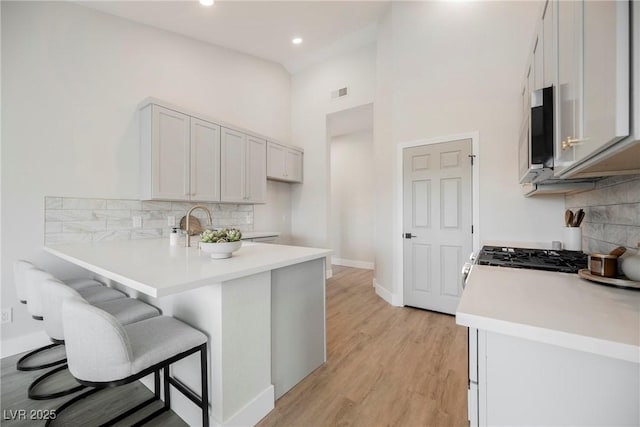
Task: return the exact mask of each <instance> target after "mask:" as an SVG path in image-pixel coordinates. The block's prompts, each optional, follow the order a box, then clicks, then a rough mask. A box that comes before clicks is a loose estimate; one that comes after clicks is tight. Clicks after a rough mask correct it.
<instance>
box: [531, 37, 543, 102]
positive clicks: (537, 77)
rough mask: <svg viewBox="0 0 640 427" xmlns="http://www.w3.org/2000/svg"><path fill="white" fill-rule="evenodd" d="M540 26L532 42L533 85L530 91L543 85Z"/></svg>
mask: <svg viewBox="0 0 640 427" xmlns="http://www.w3.org/2000/svg"><path fill="white" fill-rule="evenodd" d="M543 49H544V46H543V41H542V28H540V31H539V32H538V35H537V36H536V40H535V42H534V44H533V87H532V88H531V91H534V90H538V89H542V88H543V87H544V58H543V55H544V54H543Z"/></svg>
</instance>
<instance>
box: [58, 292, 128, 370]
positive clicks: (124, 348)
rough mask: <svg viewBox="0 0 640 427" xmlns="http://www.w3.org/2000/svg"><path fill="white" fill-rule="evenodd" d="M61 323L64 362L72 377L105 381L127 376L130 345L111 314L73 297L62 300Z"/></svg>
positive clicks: (121, 328) (122, 329) (125, 334)
mask: <svg viewBox="0 0 640 427" xmlns="http://www.w3.org/2000/svg"><path fill="white" fill-rule="evenodd" d="M62 324H63V327H64V337H65V347H66V350H67V362H68V363H69V370H70V371H71V374H72V375H73V376H74V377H76V378H77V379H79V380H83V381H91V382H106V381H115V380H119V379H122V378H126V377H128V376H130V375H131V362H132V360H133V353H132V350H131V344H130V342H129V337H128V336H127V333H126V331H125V330H124V328H123V327H122V325H121V324H120V323H119V322H118V321H117V320H116V318H115V317H113V316H112V315H110V314H109V313H107V312H106V311H103V310H101V309H99V308H97V307H94V306H92V305H90V304H88V303H87V302H86V301H85V300H84V299H80V298H75V297H73V298H68V299H65V300H64V302H63V303H62Z"/></svg>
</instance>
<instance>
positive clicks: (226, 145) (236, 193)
mask: <svg viewBox="0 0 640 427" xmlns="http://www.w3.org/2000/svg"><path fill="white" fill-rule="evenodd" d="M246 142H247V140H246V135H245V134H243V133H240V132H237V131H235V130H231V129H227V128H222V130H221V138H220V199H221V201H223V202H236V203H238V202H244V201H245V197H246V193H245V185H246V184H245V176H246V174H245V166H246V160H245V156H246V154H245V152H246V147H245V145H246Z"/></svg>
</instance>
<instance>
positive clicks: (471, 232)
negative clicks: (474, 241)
mask: <svg viewBox="0 0 640 427" xmlns="http://www.w3.org/2000/svg"><path fill="white" fill-rule="evenodd" d="M471 234H473V224H471Z"/></svg>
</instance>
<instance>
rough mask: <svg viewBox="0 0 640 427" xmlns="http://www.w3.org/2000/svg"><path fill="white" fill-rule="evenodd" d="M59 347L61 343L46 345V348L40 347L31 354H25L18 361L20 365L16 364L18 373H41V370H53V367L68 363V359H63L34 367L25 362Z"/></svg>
mask: <svg viewBox="0 0 640 427" xmlns="http://www.w3.org/2000/svg"><path fill="white" fill-rule="evenodd" d="M59 345H61V344H60V343H54V344H49V345H45V346H44V347H40V348H37V349H35V350H33V351H30V352H29V353H27V354H25V355H24V356H22V357H21V358H20V359H18V363H17V364H16V369H17V370H18V371H39V370H40V369H46V368H51V367H52V366H57V365H60V364H62V363H67V358H66V357H65V358H63V359H58V360H54V361H53V362H47V363H43V364H42V365H34V366H26V365H25V362H26V361H27V360H28V359H29V358H31V357H33V356H35V355H36V354H38V353H42V352H43V351H47V350H49V349H51V348H54V347H57V346H59Z"/></svg>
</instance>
